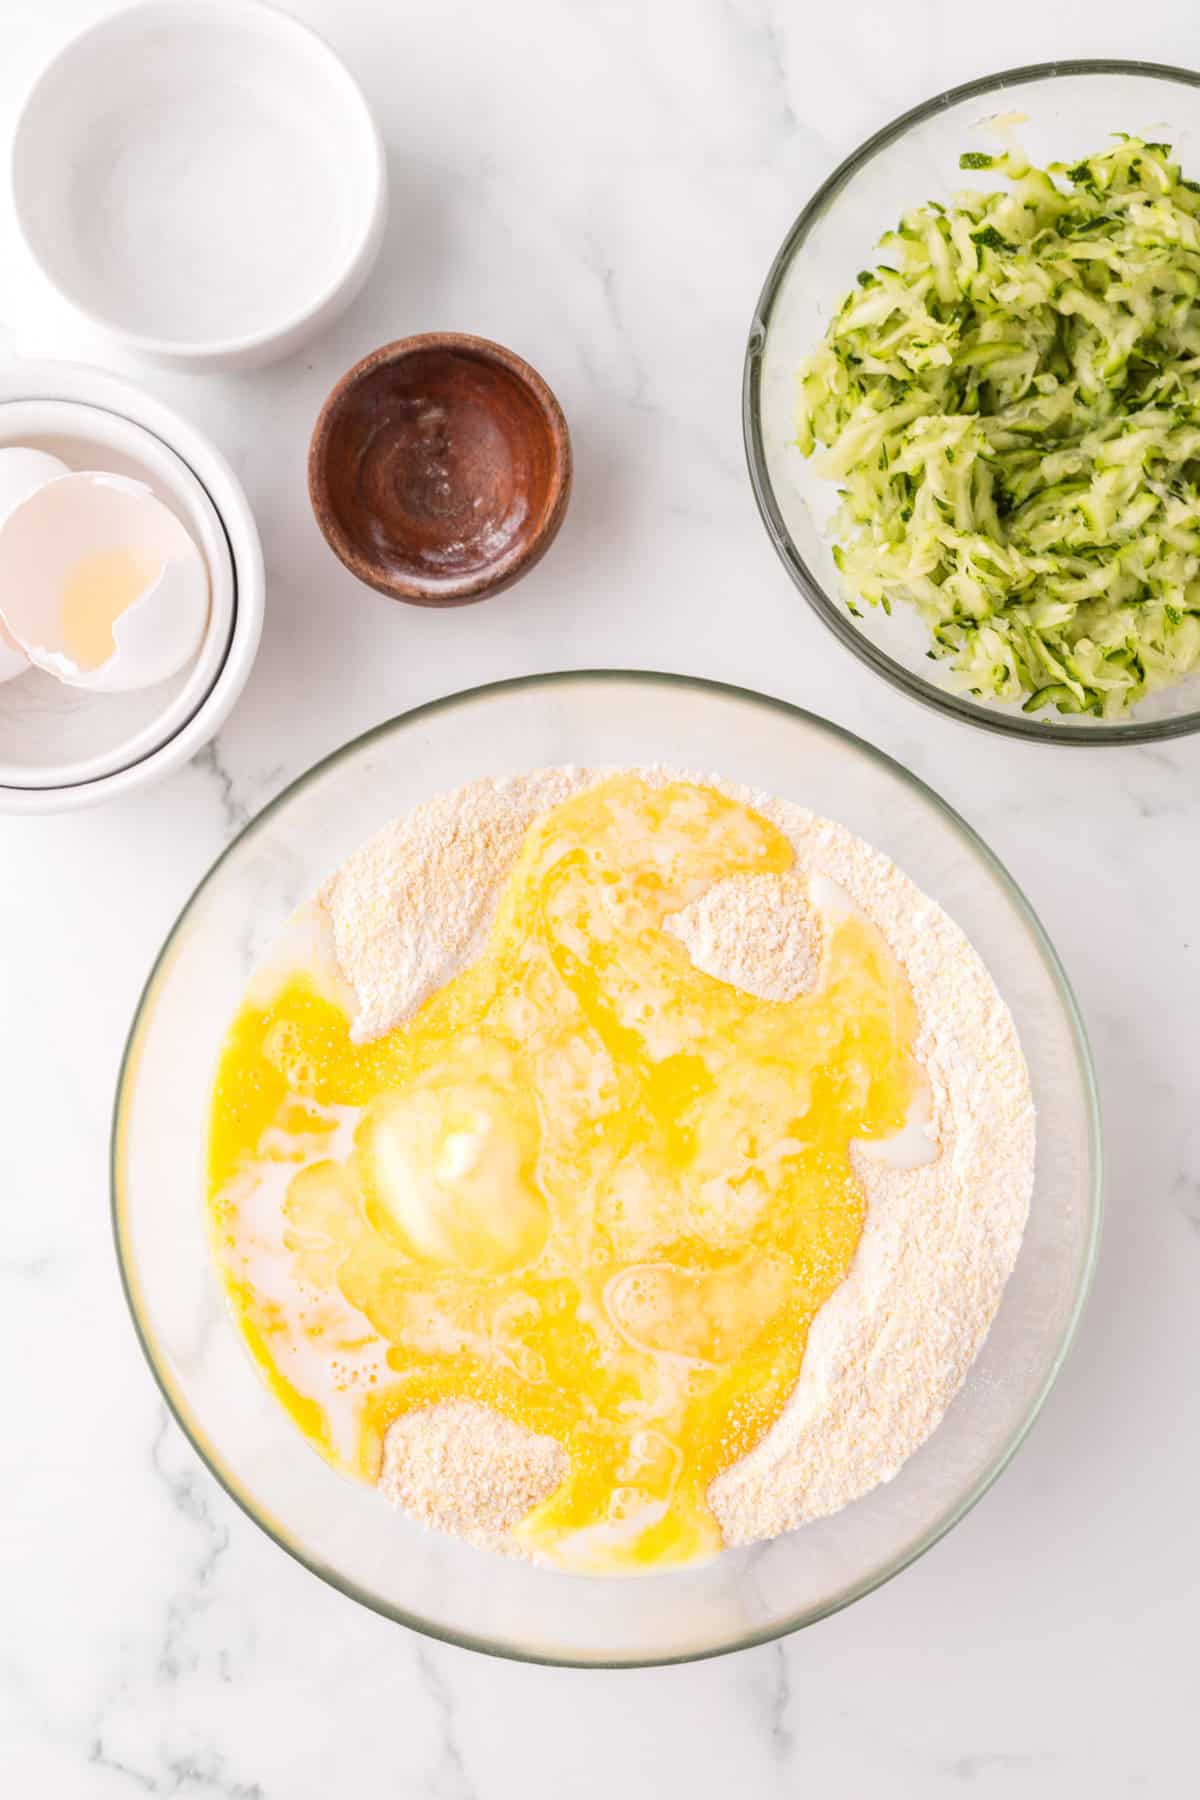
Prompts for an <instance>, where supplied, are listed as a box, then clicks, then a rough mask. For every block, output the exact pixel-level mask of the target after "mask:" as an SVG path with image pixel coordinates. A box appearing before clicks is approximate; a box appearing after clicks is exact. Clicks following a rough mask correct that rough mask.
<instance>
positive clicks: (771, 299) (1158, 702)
mask: <svg viewBox="0 0 1200 1800" xmlns="http://www.w3.org/2000/svg"><path fill="white" fill-rule="evenodd" d="M1013 114H1017V115H1024V117H1022V118H1020V119H1019V121H1014V122H1012V123H1011V124H1010V125H1008V126H1007V127H1006V128H1001V130H1003V129H1007V130H1008V131H1009V132H1010V133H1011V134H1012V139H1013V140H1015V142H1016V143H1017V144H1019V145H1020V147H1021V148H1022V149H1023V150H1024V151H1026V152H1027V153H1028V154H1029V155H1030V156H1031V157H1032V158H1033V160H1034V161H1035V162H1038V163H1044V162H1045V161H1048V160H1051V159H1064V158H1065V159H1069V160H1072V161H1073V160H1076V159H1078V158H1080V157H1083V156H1089V155H1092V154H1094V153H1095V152H1096V151H1097V150H1100V149H1102V148H1103V147H1104V146H1105V144H1106V143H1107V142H1108V141H1109V138H1110V137H1111V134H1112V133H1113V132H1114V131H1125V132H1130V133H1139V134H1143V135H1145V136H1146V137H1147V138H1150V139H1152V140H1158V141H1162V140H1165V141H1166V142H1168V143H1170V144H1172V145H1174V148H1175V151H1176V154H1177V155H1178V157H1179V159H1180V161H1181V162H1182V164H1183V168H1184V172H1185V174H1190V175H1191V176H1192V177H1194V178H1196V179H1200V74H1194V73H1192V72H1190V71H1189V70H1187V69H1171V68H1164V67H1162V66H1160V65H1158V64H1156V63H1135V62H1107V61H1102V62H1090V61H1089V62H1060V63H1042V64H1038V65H1036V66H1034V67H1031V68H1025V69H1009V70H1007V71H1005V73H1003V74H1001V75H990V76H987V77H986V78H984V79H982V80H979V81H971V82H968V83H967V84H966V85H965V86H964V87H958V88H951V89H950V91H949V92H948V93H945V94H938V95H937V96H936V97H935V98H934V99H932V100H927V101H926V102H925V104H924V105H923V106H918V107H915V108H914V109H913V111H912V112H908V113H905V114H904V115H903V117H902V118H899V119H896V120H894V121H893V122H892V124H890V125H886V126H885V127H884V129H883V130H882V131H878V132H876V134H875V136H874V137H872V138H868V140H867V142H866V143H865V144H863V145H862V147H861V148H860V149H858V150H856V151H855V152H854V155H853V156H851V157H848V158H847V160H846V161H845V162H844V163H843V164H842V165H841V167H840V168H839V169H835V170H834V172H833V174H832V175H831V176H830V177H829V179H828V180H827V181H826V182H825V183H824V184H823V185H822V186H821V187H820V188H819V189H818V191H817V192H816V193H815V194H814V195H813V197H812V199H811V200H810V201H809V203H808V205H807V206H806V207H805V208H804V211H803V212H802V213H801V214H800V217H799V218H798V219H797V220H796V222H795V224H794V225H793V226H792V228H791V230H790V231H789V232H788V234H787V237H786V238H785V239H784V242H783V245H782V247H781V249H780V251H779V254H778V255H777V256H776V258H775V261H774V262H773V263H772V264H771V269H770V272H769V274H768V275H767V279H766V283H765V285H764V287H763V291H762V294H761V296H760V298H759V302H758V309H757V311H756V313H755V317H754V323H753V325H752V326H751V330H750V340H749V343H748V345H747V349H746V366H745V376H744V381H743V386H742V420H743V429H744V431H745V438H746V455H747V458H748V460H749V464H750V479H751V481H752V483H753V486H754V493H755V498H756V499H757V501H758V506H759V511H760V512H761V514H762V517H763V522H764V524H765V525H766V527H767V531H768V533H769V535H770V538H771V541H772V543H773V544H774V546H775V548H776V550H777V551H778V552H779V555H780V558H781V559H782V561H783V564H784V566H785V568H786V569H787V571H788V573H789V574H790V575H791V577H792V580H793V581H794V582H795V583H796V586H797V587H798V588H799V589H800V591H801V593H802V594H803V595H804V596H805V598H806V599H807V600H808V602H809V603H810V605H811V606H812V608H813V610H814V612H816V614H817V616H818V617H819V618H821V619H823V620H824V621H825V623H826V625H828V626H829V628H830V630H831V631H833V632H834V633H835V635H836V636H837V637H839V638H840V639H841V641H842V643H843V644H846V645H847V646H848V647H849V648H850V649H851V650H853V652H854V654H855V655H856V656H858V657H860V658H861V660H862V661H863V662H865V663H866V664H867V665H868V667H870V668H872V669H874V670H875V672H876V674H878V675H882V676H883V677H884V679H885V680H887V681H890V682H892V683H893V685H894V686H896V687H898V688H901V689H902V690H903V691H904V692H905V693H906V694H909V695H911V696H912V697H913V698H914V699H916V700H920V701H923V702H924V704H925V705H927V706H932V707H934V708H936V709H937V710H938V711H940V712H946V713H950V714H952V715H953V716H954V717H955V718H958V719H965V720H967V721H968V723H970V724H972V725H982V726H984V727H985V728H986V729H988V730H991V731H1002V732H1010V733H1012V735H1013V736H1015V737H1023V738H1032V739H1034V740H1036V741H1038V742H1041V743H1055V744H1063V743H1073V744H1127V743H1146V742H1149V741H1150V740H1152V739H1155V738H1168V737H1179V736H1182V735H1183V734H1184V733H1185V732H1190V731H1195V730H1197V729H1200V674H1194V675H1192V676H1189V677H1188V678H1187V680H1185V681H1182V682H1180V683H1179V684H1178V685H1177V686H1175V687H1171V688H1166V689H1164V690H1162V691H1161V692H1159V693H1157V694H1153V695H1151V696H1150V697H1148V698H1147V699H1145V700H1143V701H1141V702H1140V703H1139V704H1138V705H1137V706H1136V707H1135V708H1134V709H1133V710H1132V711H1131V713H1130V715H1129V717H1128V718H1125V719H1119V720H1111V719H1110V720H1100V719H1095V718H1092V717H1091V716H1090V715H1087V716H1084V715H1078V714H1077V715H1062V714H1058V713H1054V714H1050V713H1048V712H1043V713H1039V714H1037V715H1036V716H1033V715H1030V714H1028V713H1023V712H1022V711H1021V709H1020V706H1019V705H1017V706H1012V705H1007V706H1006V705H1002V704H1001V703H1000V702H997V701H984V700H974V699H972V698H971V697H970V696H969V695H967V694H955V693H952V692H950V691H949V688H948V687H947V685H946V684H947V680H948V674H949V671H948V668H947V666H946V665H944V664H941V663H939V662H937V661H932V660H930V658H929V656H928V655H927V652H928V648H929V633H928V630H927V628H926V627H925V626H924V625H923V624H922V622H921V620H920V619H919V617H918V616H917V614H916V612H915V610H914V609H912V608H910V607H907V606H903V607H901V606H898V607H895V608H894V609H893V611H892V614H891V615H890V616H889V615H888V614H886V613H885V612H884V611H883V609H882V608H881V607H874V606H863V607H862V608H861V609H860V610H861V611H862V614H863V616H862V618H861V619H855V618H854V617H853V616H852V615H851V614H850V613H849V612H848V611H847V610H846V604H845V600H844V599H843V597H842V594H841V588H840V584H839V577H838V573H837V569H836V568H835V566H834V561H833V543H832V540H831V539H830V538H829V537H828V536H827V535H826V534H825V533H824V532H823V530H822V529H821V526H822V524H823V523H824V521H825V520H827V519H828V517H829V514H830V513H831V512H832V510H833V506H834V503H835V497H836V496H835V490H834V488H833V486H832V484H831V483H830V482H828V481H825V480H822V479H821V477H819V476H818V475H816V474H815V473H814V471H813V469H812V467H811V465H810V464H809V463H808V462H807V461H806V460H805V458H804V457H803V456H801V454H800V452H799V450H798V449H797V448H796V446H795V437H796V388H795V377H796V369H797V366H798V365H799V363H800V361H801V359H802V358H803V357H804V356H806V355H807V354H808V352H809V351H810V350H811V349H812V348H813V347H814V346H815V345H816V344H817V343H818V342H819V340H820V338H821V337H822V335H823V334H824V331H825V329H826V326H827V325H828V323H829V320H830V317H831V316H832V314H833V313H834V312H835V311H836V309H837V307H838V306H839V305H840V304H841V301H842V297H843V295H844V294H845V293H846V292H847V291H848V290H849V289H850V288H851V287H853V285H854V280H855V276H856V275H857V273H858V271H859V270H860V269H864V268H870V267H871V266H872V263H873V261H874V257H875V250H876V246H877V244H878V241H879V238H880V237H881V236H882V234H883V233H884V232H885V231H887V230H889V229H890V228H891V227H893V226H894V225H895V223H896V221H897V219H898V218H899V217H900V214H901V213H902V212H904V211H905V210H906V209H907V208H908V207H911V206H916V205H919V204H920V203H921V202H922V201H924V200H940V201H942V202H943V203H946V202H948V201H949V200H950V198H951V197H952V195H953V194H955V193H957V192H958V191H959V190H960V189H961V188H963V187H965V186H970V185H976V186H978V185H981V184H983V183H986V181H987V176H986V174H984V175H969V174H964V173H963V172H962V171H961V170H960V168H959V166H958V159H959V156H960V154H961V153H962V152H963V151H964V150H996V149H999V148H1001V147H1002V137H1001V134H1000V130H998V128H997V124H996V120H997V116H998V115H999V116H1005V115H1013Z"/></svg>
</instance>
